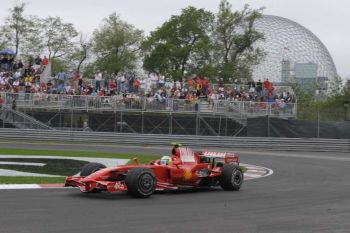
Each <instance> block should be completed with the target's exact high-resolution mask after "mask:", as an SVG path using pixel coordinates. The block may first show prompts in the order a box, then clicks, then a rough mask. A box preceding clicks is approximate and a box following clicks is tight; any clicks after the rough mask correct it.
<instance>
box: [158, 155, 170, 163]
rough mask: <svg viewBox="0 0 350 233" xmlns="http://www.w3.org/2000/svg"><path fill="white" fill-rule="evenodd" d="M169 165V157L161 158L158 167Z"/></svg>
mask: <svg viewBox="0 0 350 233" xmlns="http://www.w3.org/2000/svg"><path fill="white" fill-rule="evenodd" d="M170 163H171V157H170V156H163V157H162V158H161V159H160V162H159V164H160V165H169V164H170Z"/></svg>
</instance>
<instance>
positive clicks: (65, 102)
mask: <svg viewBox="0 0 350 233" xmlns="http://www.w3.org/2000/svg"><path fill="white" fill-rule="evenodd" d="M1 96H3V99H4V104H5V105H7V106H10V105H11V104H12V102H13V100H16V105H17V107H19V108H26V109H68V110H71V109H73V110H86V111H90V110H101V111H156V112H179V113H181V112H192V113H195V112H197V113H201V114H225V115H230V114H231V115H239V116H241V117H249V116H267V115H271V116H276V117H278V116H280V117H296V113H297V108H296V106H297V104H296V103H284V102H273V103H268V102H252V101H229V100H215V101H213V102H212V103H210V104H209V103H208V102H206V101H204V102H205V103H207V104H204V105H202V104H201V103H200V100H198V101H196V100H186V99H171V98H168V99H166V98H164V99H162V100H157V99H156V98H154V97H132V98H123V97H121V96H117V95H116V96H79V95H58V94H44V93H34V94H31V93H28V94H27V93H1Z"/></svg>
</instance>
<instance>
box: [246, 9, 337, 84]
mask: <svg viewBox="0 0 350 233" xmlns="http://www.w3.org/2000/svg"><path fill="white" fill-rule="evenodd" d="M254 26H255V29H256V30H257V31H259V32H261V33H263V34H264V37H265V40H263V41H259V42H257V43H256V44H255V47H259V48H262V49H263V50H264V51H265V53H266V56H265V58H264V59H263V60H262V62H261V63H260V64H259V65H256V66H254V67H253V70H252V74H253V79H254V80H255V81H257V80H259V79H260V80H264V79H269V80H272V81H273V82H281V81H282V80H281V73H282V61H289V62H291V63H292V64H293V63H312V64H316V65H317V76H318V77H323V78H327V79H328V81H329V82H332V81H334V80H335V79H336V78H337V70H336V67H335V65H334V62H333V59H332V57H331V55H330V53H329V52H328V50H327V48H326V46H325V45H324V44H323V43H322V42H321V40H320V39H319V38H318V37H316V36H315V35H314V34H313V33H312V32H311V31H310V30H308V29H307V28H305V27H303V26H302V25H300V24H298V23H296V22H294V21H292V20H289V19H286V18H283V17H279V16H271V15H264V16H262V17H261V18H260V19H259V20H257V21H256V22H255V24H254Z"/></svg>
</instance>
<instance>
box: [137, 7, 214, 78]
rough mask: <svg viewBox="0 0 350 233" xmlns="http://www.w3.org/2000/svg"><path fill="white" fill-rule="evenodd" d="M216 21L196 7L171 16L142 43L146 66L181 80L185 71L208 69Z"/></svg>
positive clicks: (152, 70) (209, 14) (149, 69)
mask: <svg viewBox="0 0 350 233" xmlns="http://www.w3.org/2000/svg"><path fill="white" fill-rule="evenodd" d="M213 20H214V16H213V14H212V13H211V12H208V11H205V10H204V9H196V8H195V7H188V8H185V9H183V10H182V12H181V14H180V15H177V16H172V17H171V18H170V19H169V20H168V21H166V22H165V23H164V24H163V25H162V26H161V27H160V28H158V29H157V30H156V31H153V32H152V33H151V36H150V37H148V38H147V41H145V43H144V44H143V51H144V53H145V59H144V64H143V67H144V69H146V70H147V71H149V72H156V73H165V74H166V75H168V76H170V77H172V78H173V80H174V81H176V80H179V81H180V82H182V80H183V77H184V75H185V73H193V72H198V71H199V70H201V69H204V68H208V66H209V65H210V64H209V60H210V51H211V48H210V46H211V43H210V37H209V33H210V32H211V28H212V22H213Z"/></svg>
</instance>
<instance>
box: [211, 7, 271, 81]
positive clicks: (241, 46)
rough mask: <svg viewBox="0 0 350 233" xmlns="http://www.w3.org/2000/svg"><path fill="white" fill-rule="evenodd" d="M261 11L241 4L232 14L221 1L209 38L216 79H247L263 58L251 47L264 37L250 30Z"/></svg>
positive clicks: (259, 51) (260, 53) (258, 51)
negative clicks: (217, 70) (213, 45)
mask: <svg viewBox="0 0 350 233" xmlns="http://www.w3.org/2000/svg"><path fill="white" fill-rule="evenodd" d="M262 10H263V8H261V9H258V10H252V9H250V8H249V5H245V6H244V9H243V10H241V11H232V5H231V4H230V3H229V2H228V1H227V0H222V1H221V3H220V5H219V12H218V14H217V17H216V21H215V31H214V37H213V38H214V43H215V47H216V50H215V51H216V54H215V57H216V58H217V59H215V60H216V61H218V62H217V65H218V69H219V73H220V77H222V78H224V79H229V78H233V77H237V76H238V77H241V76H245V77H249V76H251V75H250V67H251V66H252V65H254V64H258V62H259V61H260V59H261V58H262V57H263V56H264V52H263V51H262V50H261V49H259V48H254V47H253V45H254V43H256V42H257V41H259V40H262V39H263V38H264V36H263V34H261V33H259V32H258V31H256V30H255V29H254V22H255V21H256V20H257V19H259V18H260V17H261V15H262V14H261V12H262Z"/></svg>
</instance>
